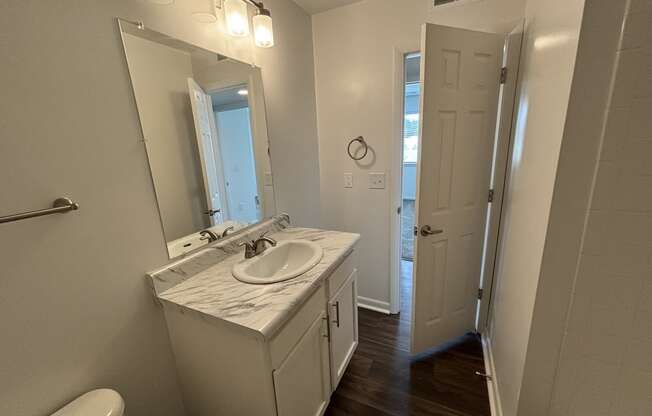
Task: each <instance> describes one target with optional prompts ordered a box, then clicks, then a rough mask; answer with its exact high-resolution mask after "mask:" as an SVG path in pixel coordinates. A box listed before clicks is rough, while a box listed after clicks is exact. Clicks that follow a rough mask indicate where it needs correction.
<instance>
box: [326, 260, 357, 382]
mask: <svg viewBox="0 0 652 416" xmlns="http://www.w3.org/2000/svg"><path fill="white" fill-rule="evenodd" d="M357 274H358V272H357V270H353V273H351V275H350V276H349V278H348V279H347V280H346V282H345V283H344V284H343V285H342V287H341V288H340V290H339V291H338V292H337V293H336V294H335V295H334V296H333V298H332V299H331V301H330V302H329V304H328V306H329V313H330V333H331V384H332V386H333V391H334V390H335V389H336V388H337V385H338V384H339V382H340V379H341V378H342V375H344V371H345V370H346V367H347V366H348V365H349V361H351V357H352V356H353V353H354V352H355V349H356V347H357V346H358V302H357V297H358V295H357V289H356V279H357Z"/></svg>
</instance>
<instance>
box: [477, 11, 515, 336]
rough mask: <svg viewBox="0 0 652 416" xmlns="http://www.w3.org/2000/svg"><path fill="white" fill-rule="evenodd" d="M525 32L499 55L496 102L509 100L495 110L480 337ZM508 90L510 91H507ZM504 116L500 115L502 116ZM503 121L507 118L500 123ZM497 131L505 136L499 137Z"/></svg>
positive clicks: (487, 303)
mask: <svg viewBox="0 0 652 416" xmlns="http://www.w3.org/2000/svg"><path fill="white" fill-rule="evenodd" d="M524 32H525V21H524V20H521V21H520V22H519V23H518V24H517V25H516V27H515V28H514V29H513V30H512V31H511V32H509V33H507V34H506V35H505V46H507V44H508V42H509V41H510V38H512V37H513V41H514V51H512V53H513V54H514V55H513V56H512V59H509V57H508V56H507V50H506V51H505V52H504V53H503V67H506V68H507V71H508V72H507V82H506V83H505V84H503V85H502V86H501V90H500V99H502V97H503V94H505V93H506V92H507V93H511V98H510V97H507V99H509V101H508V102H507V104H508V107H507V108H502V102H501V103H500V105H501V107H499V108H498V120H496V121H497V123H498V124H497V127H496V142H495V145H494V146H495V147H496V151H495V154H494V161H493V165H492V175H491V189H493V190H494V202H493V203H491V204H490V206H489V211H488V213H487V225H486V228H485V229H486V231H485V243H484V250H483V264H482V275H481V277H480V289H482V292H483V293H482V298H481V299H480V305H479V306H478V313H477V316H476V322H475V327H476V331H477V332H479V333H482V332H484V331H485V329H486V328H487V323H488V320H489V315H490V312H489V310H490V307H491V300H492V294H493V290H494V286H495V279H494V278H495V271H496V260H497V259H498V255H499V254H500V253H499V249H500V247H499V244H498V240H499V237H500V231H501V222H502V218H503V202H504V196H505V190H506V189H507V183H508V181H509V174H508V172H509V169H510V166H511V160H512V152H513V146H512V137H513V134H514V128H515V122H516V111H517V106H516V102H517V95H518V89H519V72H520V63H521V53H522V52H523V36H524ZM510 90H511V91H510ZM505 111H506V112H507V114H509V115H508V116H507V115H504V112H505ZM503 117H508V118H505V119H503ZM501 127H502V128H505V129H506V130H505V132H504V133H503V134H501Z"/></svg>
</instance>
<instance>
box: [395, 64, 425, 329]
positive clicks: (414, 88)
mask: <svg viewBox="0 0 652 416" xmlns="http://www.w3.org/2000/svg"><path fill="white" fill-rule="evenodd" d="M420 65H421V55H420V54H419V53H418V52H413V53H408V54H405V55H404V57H403V88H402V90H403V111H402V123H401V124H402V135H401V149H402V160H401V178H402V179H401V215H400V222H401V226H400V228H401V235H400V238H401V243H400V260H399V261H400V270H399V280H400V281H399V293H400V296H399V311H400V314H401V320H402V321H407V322H409V320H410V315H411V312H412V304H411V301H412V272H413V267H414V233H413V229H414V225H415V213H416V205H415V203H416V196H417V157H418V154H419V102H420V99H421V84H420V81H419V79H420Z"/></svg>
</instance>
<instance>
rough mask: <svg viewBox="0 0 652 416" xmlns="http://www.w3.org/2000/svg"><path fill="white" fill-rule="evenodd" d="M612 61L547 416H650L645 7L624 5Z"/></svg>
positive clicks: (649, 58) (650, 151)
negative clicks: (613, 68)
mask: <svg viewBox="0 0 652 416" xmlns="http://www.w3.org/2000/svg"><path fill="white" fill-rule="evenodd" d="M615 1H625V0H615ZM587 4H588V3H587ZM616 60H617V62H616V65H617V69H616V72H615V78H614V80H613V82H614V84H613V92H612V96H611V102H610V105H609V109H608V113H607V121H606V125H605V129H604V134H603V144H602V150H601V153H600V158H599V161H598V164H597V166H598V168H597V173H596V178H595V183H594V189H593V196H592V202H591V205H590V211H589V217H588V218H589V219H588V223H587V228H586V231H585V236H584V243H583V248H582V253H581V257H580V262H579V268H578V273H577V276H576V282H575V287H574V292H573V297H572V305H571V309H570V313H569V317H568V322H567V328H566V334H565V338H564V343H563V347H562V353H561V358H560V362H559V366H558V370H557V374H556V379H555V384H554V392H553V397H552V405H551V407H550V414H551V415H555V416H579V415H592V416H601V415H613V416H644V415H645V416H649V415H652V0H631V1H629V5H628V12H627V14H626V18H625V24H624V25H623V33H622V38H621V40H620V46H619V48H618V53H617V55H616ZM587 122H589V121H587ZM596 122H598V120H596Z"/></svg>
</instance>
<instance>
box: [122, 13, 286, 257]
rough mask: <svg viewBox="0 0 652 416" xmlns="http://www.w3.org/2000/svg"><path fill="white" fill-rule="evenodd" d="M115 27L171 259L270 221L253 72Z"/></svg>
mask: <svg viewBox="0 0 652 416" xmlns="http://www.w3.org/2000/svg"><path fill="white" fill-rule="evenodd" d="M119 23H120V29H121V33H122V39H123V43H124V49H125V54H126V58H127V64H128V67H129V74H130V75H131V82H132V86H133V90H134V96H135V99H136V105H137V107H138V115H139V117H140V123H141V126H142V131H143V138H144V141H145V146H146V149H147V156H148V160H149V168H150V171H151V174H152V181H153V183H154V189H155V191H156V198H157V201H158V209H159V212H160V215H161V223H162V226H163V231H164V234H165V239H166V242H167V247H168V253H169V256H170V258H173V257H177V256H179V255H182V254H184V253H187V252H189V251H191V250H194V249H196V248H198V247H201V246H202V245H205V244H208V243H209V242H211V241H214V240H215V239H216V238H217V239H219V238H221V237H223V236H225V235H226V234H227V233H229V232H235V231H237V230H239V229H241V228H244V227H246V226H248V225H250V224H253V223H256V222H259V221H261V220H262V219H263V218H267V217H270V216H272V215H274V214H275V213H276V206H275V202H274V187H273V181H272V169H271V162H270V157H269V142H268V137H267V121H266V117H265V98H264V94H263V83H262V77H261V74H260V69H259V68H257V67H255V66H252V65H249V64H245V63H243V62H239V61H237V60H234V59H231V58H228V57H226V56H223V55H219V54H216V53H214V52H210V51H207V50H205V49H202V48H199V47H196V46H194V45H191V44H188V43H186V42H183V41H180V40H178V39H174V38H172V37H170V36H167V35H164V34H162V33H158V32H155V31H152V30H149V29H146V28H143V26H142V25H139V24H134V23H131V22H126V21H122V20H120V21H119Z"/></svg>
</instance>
